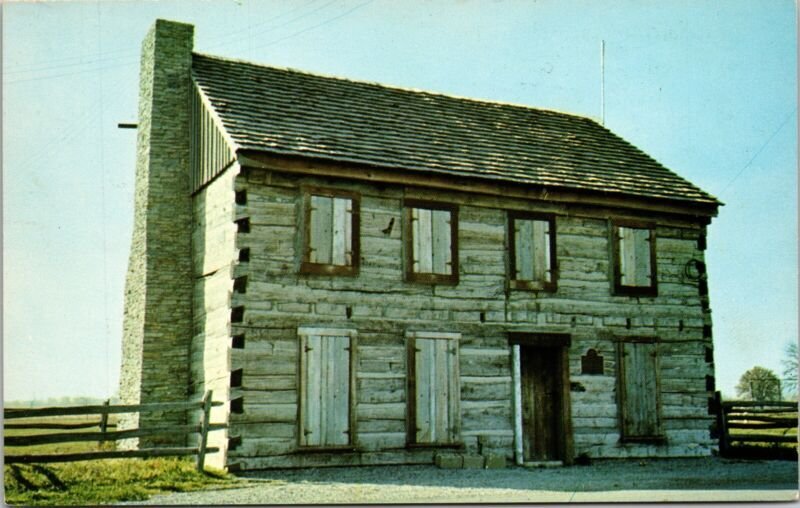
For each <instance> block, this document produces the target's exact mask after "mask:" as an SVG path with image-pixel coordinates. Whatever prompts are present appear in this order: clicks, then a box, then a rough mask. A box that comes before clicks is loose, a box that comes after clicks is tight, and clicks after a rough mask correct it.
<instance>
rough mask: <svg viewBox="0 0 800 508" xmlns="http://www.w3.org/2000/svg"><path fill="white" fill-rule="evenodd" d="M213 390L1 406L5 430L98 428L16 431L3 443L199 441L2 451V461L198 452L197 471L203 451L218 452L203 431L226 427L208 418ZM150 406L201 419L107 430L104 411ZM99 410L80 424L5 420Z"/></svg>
mask: <svg viewBox="0 0 800 508" xmlns="http://www.w3.org/2000/svg"><path fill="white" fill-rule="evenodd" d="M211 397H212V392H211V391H208V392H206V394H205V396H204V397H203V399H202V400H200V401H191V402H161V403H151V404H135V405H127V406H126V405H111V404H109V403H108V402H106V403H105V404H99V405H91V406H67V407H45V408H33V409H22V408H6V409H4V410H3V416H4V418H5V422H3V427H4V428H5V429H7V430H8V429H24V430H33V429H48V430H79V429H88V428H94V427H99V428H100V431H99V432H60V433H50V434H27V435H16V436H8V435H7V436H5V446H6V447H9V446H11V447H14V446H33V445H42V444H54V443H70V442H89V441H90V442H94V441H96V442H100V443H104V442H108V441H119V440H121V439H131V438H138V437H148V436H165V435H186V436H189V435H192V434H197V435H198V444H197V446H194V447H191V446H189V447H160V448H144V449H138V450H105V451H91V452H80V453H59V454H8V455H5V463H6V464H17V463H45V462H73V461H78V460H95V459H110V458H131V457H166V456H186V455H196V456H197V468H198V470H200V471H202V470H203V468H204V466H205V455H206V453H214V452H218V451H219V448H216V447H209V446H208V433H209V432H210V431H214V430H221V429H224V428H226V425H225V424H213V423H211V422H210V413H211V408H212V407H214V406H221V405H222V404H223V403H222V402H213V401H212V400H211ZM153 411H199V412H200V418H199V423H198V424H189V425H170V426H156V427H150V428H144V429H126V430H118V431H109V430H108V429H109V428H115V427H116V425H114V424H110V423H108V415H110V414H121V413H146V412H153ZM83 415H100V419H99V421H91V422H80V423H52V422H36V421H34V422H24V423H13V422H9V420H15V419H20V418H43V417H51V416H83Z"/></svg>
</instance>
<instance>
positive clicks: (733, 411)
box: [723, 408, 796, 418]
mask: <svg viewBox="0 0 800 508" xmlns="http://www.w3.org/2000/svg"><path fill="white" fill-rule="evenodd" d="M723 410H724V411H725V414H726V416H728V417H729V418H747V417H748V416H755V415H762V414H791V413H796V410H793V409H791V408H772V409H769V408H764V409H752V408H750V409H746V408H741V409H737V408H723Z"/></svg>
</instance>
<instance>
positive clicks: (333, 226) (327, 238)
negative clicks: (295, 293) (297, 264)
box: [308, 195, 353, 266]
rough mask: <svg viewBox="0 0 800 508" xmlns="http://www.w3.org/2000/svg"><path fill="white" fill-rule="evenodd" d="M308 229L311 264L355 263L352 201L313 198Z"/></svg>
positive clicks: (345, 264) (333, 198)
mask: <svg viewBox="0 0 800 508" xmlns="http://www.w3.org/2000/svg"><path fill="white" fill-rule="evenodd" d="M309 228H310V229H311V230H310V234H309V257H308V260H309V262H311V263H317V264H326V265H337V266H351V265H352V264H353V200H352V199H350V198H339V197H330V196H313V195H312V196H311V209H310V217H309Z"/></svg>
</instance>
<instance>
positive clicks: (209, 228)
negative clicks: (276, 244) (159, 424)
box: [189, 164, 239, 468]
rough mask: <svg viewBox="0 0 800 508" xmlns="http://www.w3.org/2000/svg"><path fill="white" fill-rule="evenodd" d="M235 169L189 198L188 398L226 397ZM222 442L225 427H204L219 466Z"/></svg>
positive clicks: (222, 418)
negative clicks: (209, 394)
mask: <svg viewBox="0 0 800 508" xmlns="http://www.w3.org/2000/svg"><path fill="white" fill-rule="evenodd" d="M238 173H239V167H238V165H236V164H234V165H233V166H232V167H230V168H228V169H227V170H226V171H225V172H223V173H221V174H220V176H219V177H218V178H216V179H214V180H213V181H211V182H210V183H209V184H207V185H206V186H205V187H203V188H202V189H201V190H199V191H198V192H197V193H196V194H195V195H194V199H193V204H194V207H193V213H194V228H193V231H192V269H193V276H194V298H193V300H192V303H193V308H192V315H193V335H192V342H191V381H190V386H189V396H190V398H197V397H198V396H200V395H201V394H203V393H205V392H206V391H207V390H213V398H214V400H216V401H225V402H228V401H229V400H230V384H231V383H230V382H231V369H230V349H231V333H230V321H231V294H232V293H233V291H234V277H233V273H234V268H235V266H236V264H237V263H238V251H237V249H236V235H237V228H238V226H237V223H236V219H237V217H236V215H235V214H236V210H235V207H236V204H235V192H234V182H235V180H236V177H237V174H238ZM229 406H230V404H226V405H224V406H218V407H214V408H212V409H211V421H212V422H213V423H224V422H226V421H227V419H228V413H229V411H230V407H229ZM198 417H199V416H198V415H196V416H195V418H198ZM195 423H197V422H196V421H195ZM227 444H228V440H227V432H226V431H224V430H218V431H212V432H210V433H209V436H208V446H211V447H219V448H220V450H221V451H220V452H217V453H212V454H209V455H208V457H207V458H206V463H207V464H208V465H210V466H212V467H217V468H223V467H224V466H225V450H226V449H227Z"/></svg>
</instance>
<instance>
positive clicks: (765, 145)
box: [720, 106, 797, 194]
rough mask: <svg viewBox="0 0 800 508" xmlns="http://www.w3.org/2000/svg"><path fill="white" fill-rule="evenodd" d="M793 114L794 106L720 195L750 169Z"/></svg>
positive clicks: (795, 111)
mask: <svg viewBox="0 0 800 508" xmlns="http://www.w3.org/2000/svg"><path fill="white" fill-rule="evenodd" d="M795 113H797V106H795V108H794V109H793V110H792V112H791V113H789V114H788V115H787V116H786V118H784V119H783V121H782V122H781V124H780V125H779V126H778V128H777V129H775V132H773V133H772V135H770V137H769V138H768V139H767V140H766V141H765V142H764V144H762V145H761V148H759V149H758V150H757V151H756V153H755V154H753V156H752V157H750V160H749V161H747V164H745V165H744V166H743V167H742V169H740V170H739V172H738V173H736V176H734V177H733V178H731V181H730V182H728V185H726V186H725V188H724V189H722V192H720V194H725V191H726V190H728V188H729V187H730V186H731V185H733V182H735V181H736V179H737V178H739V177H740V176H742V173H744V171H745V170H746V169H747V168H749V167H750V164H752V163H753V161H754V160H756V157H758V156H759V155H760V154H761V152H763V151H764V149H765V148H766V147H767V145H769V144H770V142H771V141H772V139H773V138H774V137H775V136H777V135H778V133H779V132H780V131H781V130H782V129H783V127H784V126H785V125H786V123H787V122H788V121H789V119H790V118H792V116H794V114H795Z"/></svg>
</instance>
